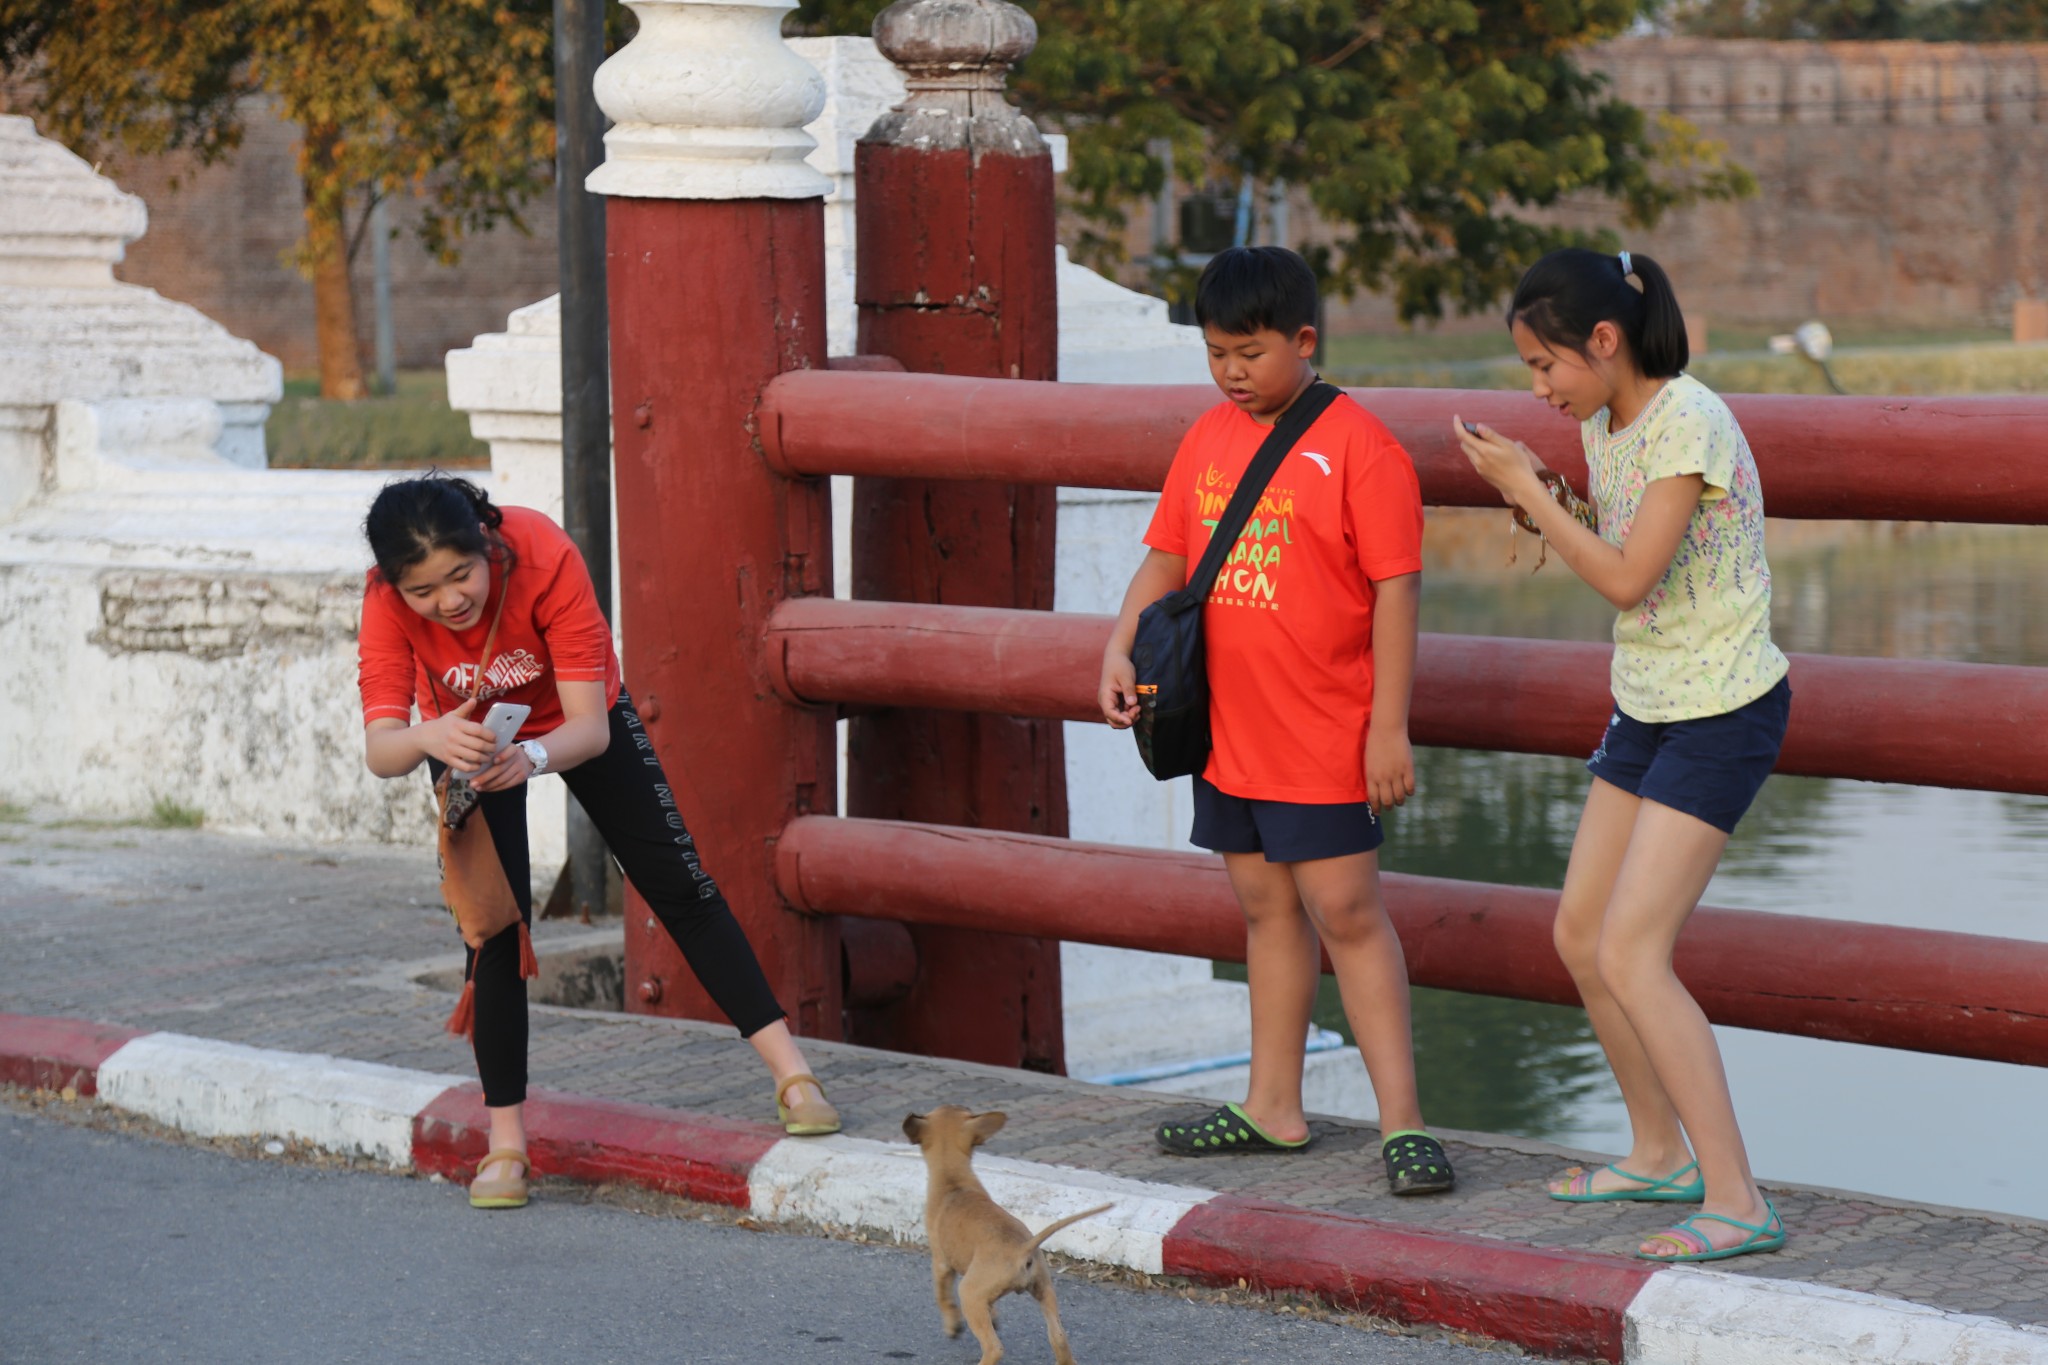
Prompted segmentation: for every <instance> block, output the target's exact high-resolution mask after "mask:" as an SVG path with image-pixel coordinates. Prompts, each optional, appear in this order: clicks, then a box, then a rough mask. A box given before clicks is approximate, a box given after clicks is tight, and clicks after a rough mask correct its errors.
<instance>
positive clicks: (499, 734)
mask: <svg viewBox="0 0 2048 1365" xmlns="http://www.w3.org/2000/svg"><path fill="white" fill-rule="evenodd" d="M532 714H533V708H532V707H531V706H521V705H520V704H519V703H518V702H511V701H501V702H496V703H494V704H493V705H492V706H491V709H490V710H489V711H487V712H485V713H484V718H483V727H484V729H486V730H489V731H490V732H491V736H492V738H494V739H495V740H496V741H497V744H496V745H495V746H494V747H493V748H492V749H491V757H493V758H496V757H497V756H498V755H499V754H501V753H503V752H505V746H506V745H508V744H510V743H511V742H512V741H513V740H515V739H517V738H518V737H519V727H520V726H522V725H524V724H526V718H527V717H528V716H530V715H532Z"/></svg>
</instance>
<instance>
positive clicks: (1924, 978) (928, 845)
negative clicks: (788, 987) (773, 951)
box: [776, 816, 2048, 1066]
mask: <svg viewBox="0 0 2048 1365" xmlns="http://www.w3.org/2000/svg"><path fill="white" fill-rule="evenodd" d="M1385 880H1386V894H1387V908H1388V911H1389V913H1390V914H1391V915H1392V916H1393V920H1394V925H1395V927H1396V929H1398V930H1399V932H1400V936H1401V946H1402V948H1403V949H1404V950H1405V951H1406V953H1407V956H1408V974H1409V977H1410V979H1412V980H1413V981H1414V982H1415V984H1417V985H1419V986H1438V987H1442V988H1445V989H1448V990H1456V991H1469V992H1472V993H1475V994H1479V995H1499V996H1510V997H1513V998H1515V999H1519V1000H1541V1001H1548V1002H1550V1003H1552V1004H1560V1005H1575V1004H1577V1003H1578V1001H1579V997H1578V992H1577V990H1576V989H1575V988H1574V987H1573V985H1572V981H1571V977H1570V976H1569V975H1567V974H1566V972H1565V970H1564V966H1563V964H1562V963H1561V962H1560V961H1559V960H1558V956H1557V952H1556V950H1555V949H1554V948H1552V947H1551V942H1550V922H1551V919H1552V917H1553V916H1554V915H1555V914H1556V912H1557V893H1556V892H1553V891H1538V890H1535V889H1533V888H1529V887H1520V886H1491V885H1485V884H1481V883H1477V882H1461V881H1448V880H1444V879H1442V878H1436V877H1407V876H1399V875H1389V876H1388V877H1387V878H1386V879H1385ZM776 883H777V886H778V888H779V889H780V891H781V893H782V895H783V897H784V899H786V900H788V901H789V903H790V904H791V905H794V906H796V907H797V908H798V909H801V910H808V911H810V912H812V913H814V914H829V915H854V916H861V917H866V918H872V919H883V920H896V921H901V922H904V923H910V924H936V925H953V926H959V927H972V928H976V929H983V930H997V931H1001V932H1007V933H1017V934H1027V933H1028V934H1036V935H1044V936H1047V937H1052V938H1061V939H1070V940H1072V941H1074V942H1078V943H1100V944H1107V945H1109V946H1111V947H1117V948H1141V949H1147V950H1150V951H1152V952H1162V953H1193V954H1197V955H1199V956H1202V957H1210V958H1220V959H1223V960H1225V961H1234V962H1242V961H1244V916H1243V914H1242V912H1240V911H1239V910H1238V908H1237V902H1236V900H1235V899H1234V898H1233V897H1232V895H1231V891H1230V884H1229V881H1228V880H1227V879H1226V878H1225V876H1224V874H1223V869H1222V868H1221V867H1220V866H1219V865H1218V864H1217V861H1216V860H1215V859H1214V858H1205V857H1201V856H1199V855H1195V854H1185V853H1166V852H1161V851H1157V850H1153V849H1138V848H1124V847H1120V846H1118V845H1115V844H1090V843H1081V842H1079V841H1076V840H1069V839H1047V838H1041V837H1037V836H1034V835H1028V834H1005V833H1001V832H998V831H991V830H971V829H959V828H955V827H952V826H946V825H918V824H903V823H896V822H892V821H887V820H844V819H831V818H827V817H822V816H809V817H805V818H803V819H799V820H797V821H795V822H794V823H792V824H791V825H790V826H789V827H788V829H786V830H785V831H784V832H783V835H782V837H781V839H779V840H778V841H777V842H776ZM1677 968H1678V974H1679V976H1680V977H1681V978H1683V979H1684V980H1685V982H1686V984H1687V985H1688V986H1689V987H1691V989H1692V992H1693V994H1694V995H1695V996H1696V997H1697V998H1698V1000H1699V1002H1700V1006H1701V1008H1702V1009H1704V1010H1705V1011H1706V1012H1707V1017H1708V1018H1710V1019H1712V1020H1713V1021H1714V1022H1716V1023H1719V1024H1732V1025H1736V1026H1738V1027H1742V1028H1753V1029H1766V1030H1769V1031H1772V1032H1776V1033H1793V1034H1802V1035H1805V1036H1806V1037H1810V1038H1833V1039H1839V1040H1842V1041H1845V1042H1852V1043H1871V1044H1875V1045H1877V1046H1880V1047H1892V1048H1906V1049H1912V1050H1917V1051H1922V1052H1938V1053H1947V1054H1951V1055H1955V1056H1961V1057H1979V1058H1984V1059H1987V1060H1991V1061H2000V1062H2020V1063H2025V1064H2027V1065H2031V1066H2044V1065H2048V1001H2044V1000H2043V987H2042V983H2043V982H2044V981H2048V943H2028V942H2022V941H2018V940H2014V939H2005V938H1989V937H1984V936H1980V935H1974V934H1953V933H1939V932H1935V931H1932V930H1927V929H1901V928H1895V927H1892V926H1889V925H1872V924H1848V923H1844V922H1842V921H1840V920H1827V919H1817V918H1810V917H1807V916H1803V915H1780V914H1764V913H1761V912H1758V911H1753V910H1723V909H1717V908H1714V907H1711V906H1702V907H1701V908H1700V910H1699V911H1698V912H1697V913H1696V914H1694V916H1693V918H1692V921H1691V922H1690V923H1689V924H1688V925H1687V926H1686V931H1685V934H1684V936H1683V937H1682V938H1681V939H1680V941H1679V950H1678V956H1677ZM1327 969H1328V966H1327V962H1326V964H1325V970H1327Z"/></svg>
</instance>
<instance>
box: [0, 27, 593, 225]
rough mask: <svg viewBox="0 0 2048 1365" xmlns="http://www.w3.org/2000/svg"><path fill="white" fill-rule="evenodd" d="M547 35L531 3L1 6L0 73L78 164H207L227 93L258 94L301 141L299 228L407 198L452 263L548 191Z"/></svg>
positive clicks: (222, 149)
mask: <svg viewBox="0 0 2048 1365" xmlns="http://www.w3.org/2000/svg"><path fill="white" fill-rule="evenodd" d="M551 25H552V12H551V6H550V4H549V3H548V0H436V3H434V4H431V5H415V4H411V3H405V2H404V0H118V3H117V0H0V66H4V68H5V69H6V70H7V71H8V72H9V73H10V74H28V75H31V76H33V77H34V79H35V84H36V85H37V86H38V87H39V88H40V94H39V95H38V97H37V98H36V100H35V112H36V115H37V117H38V121H39V122H40V123H41V124H42V126H43V130H44V131H45V132H46V133H48V134H49V135H50V136H52V137H55V138H57V139H58V140H60V141H62V142H64V143H65V144H66V145H68V146H70V147H71V148H72V149H73V150H75V151H77V152H79V153H80V154H81V155H83V156H86V157H87V158H88V159H100V158H103V157H104V158H107V159H109V160H113V159H115V158H116V157H117V156H118V153H119V152H120V151H122V150H126V151H129V152H134V153H143V154H150V153H157V152H164V151H171V150H178V149H189V150H191V151H194V152H197V153H198V154H199V156H200V157H201V159H202V160H205V161H214V160H218V159H219V158H220V157H222V156H224V155H226V154H227V153H228V152H230V151H231V150H232V149H233V148H234V147H235V146H236V145H237V144H238V143H239V141H240V139H241V135H242V128H243V117H244V109H245V106H244V104H243V101H244V99H245V98H246V97H248V96H251V95H259V94H262V95H269V96H270V97H272V98H273V99H274V100H275V101H276V102H277V106H278V109H279V112H281V113H282V114H283V115H284V116H285V117H286V118H288V119H290V120H292V121H293V122H294V123H296V124H298V125H299V127H300V128H302V129H303V130H305V132H306V134H307V136H306V138H305V141H304V144H303V146H302V148H301V152H300V170H301V172H302V174H303V176H304V179H305V186H306V195H307V201H308V208H309V220H310V219H315V218H324V217H327V216H330V215H329V214H328V213H327V212H316V211H315V210H323V211H324V210H331V209H333V208H335V207H337V206H339V205H340V204H341V203H342V201H343V200H344V199H345V198H346V197H347V196H348V195H350V194H352V193H356V192H358V191H361V190H363V189H365V188H368V189H370V190H372V191H373V192H376V193H380V194H396V193H411V194H414V195H417V196H419V197H420V198H421V199H422V200H423V202H424V204H425V206H426V207H425V212H424V213H423V215H422V217H421V221H420V233H421V236H422V238H423V239H424V241H425V243H426V245H427V247H428V249H429V250H431V251H434V252H436V253H437V254H439V255H441V256H443V257H444V258H448V259H452V258H453V255H454V252H455V246H454V243H455V241H456V239H458V238H459V237H460V236H461V235H462V234H463V233H465V232H474V231H478V230H481V229H483V228H486V227H489V226H491V225H492V224H494V223H497V222H500V221H511V222H514V223H516V222H517V221H518V215H519V210H520V208H521V207H522V206H523V205H524V203H525V202H526V201H527V200H528V199H529V198H531V197H532V195H533V194H535V193H536V192H537V191H539V190H540V189H542V188H544V187H545V186H546V185H547V184H548V183H549V181H550V176H551V167H552V164H553V158H554V87H553V78H552V72H551V67H550V61H549V54H550V50H551V39H552V28H551ZM316 235H317V233H316ZM327 245H328V244H327V243H325V242H319V241H315V242H310V243H309V247H310V249H311V250H312V251H314V252H315V253H318V252H320V251H323V250H325V249H326V247H327Z"/></svg>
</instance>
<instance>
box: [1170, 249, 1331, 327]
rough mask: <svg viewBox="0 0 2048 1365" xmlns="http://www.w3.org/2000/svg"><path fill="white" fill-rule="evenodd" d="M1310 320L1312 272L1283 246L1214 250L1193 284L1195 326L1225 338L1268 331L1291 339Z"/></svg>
mask: <svg viewBox="0 0 2048 1365" xmlns="http://www.w3.org/2000/svg"><path fill="white" fill-rule="evenodd" d="M1315 321H1316V272H1315V271H1313V270H1311V269H1310V268H1309V264H1308V262H1307V261H1305V260H1303V259H1302V258H1301V257H1300V256H1297V255H1296V254H1295V253H1293V252H1292V251H1289V250H1288V249H1287V248H1286V247H1284V246H1234V247H1230V248H1228V249H1226V250H1223V251H1219V252H1217V253H1216V254H1215V255H1214V256H1211V257H1210V258H1209V264H1207V265H1206V266H1203V267H1202V277H1201V279H1199V280H1197V281H1196V282H1195V323H1196V325H1197V326H1202V327H1206V326H1208V325H1209V324H1210V323H1212V322H1213V323H1215V324H1216V326H1217V328H1218V330H1220V331H1223V332H1227V333H1229V334H1230V335H1231V336H1250V335H1251V334H1252V333H1253V332H1258V331H1269V330H1270V331H1274V332H1279V333H1280V334H1281V335H1283V336H1289V337H1291V336H1293V335H1295V334H1296V333H1297V332H1299V331H1300V330H1301V329H1302V328H1304V327H1313V326H1314V325H1315Z"/></svg>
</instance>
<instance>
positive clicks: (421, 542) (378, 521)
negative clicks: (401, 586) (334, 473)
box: [363, 470, 512, 588]
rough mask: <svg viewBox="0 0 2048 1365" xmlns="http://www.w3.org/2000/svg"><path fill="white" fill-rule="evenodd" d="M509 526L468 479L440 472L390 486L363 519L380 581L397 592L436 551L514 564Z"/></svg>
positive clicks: (489, 497)
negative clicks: (504, 531)
mask: <svg viewBox="0 0 2048 1365" xmlns="http://www.w3.org/2000/svg"><path fill="white" fill-rule="evenodd" d="M504 522H505V514H504V513H503V512H501V511H499V510H498V508H497V507H495V506H493V505H492V503H491V496H490V494H488V493H486V492H484V490H483V489H481V488H478V487H477V486H476V485H475V484H473V483H471V482H470V481H469V480H468V479H460V478H457V477H455V476H454V475H453V474H444V473H441V472H440V471H439V470H435V471H434V472H432V473H430V474H428V475H426V476H425V477H424V478H418V479H401V480H399V481H398V482H396V483H388V484H386V485H384V487H383V489H382V490H380V491H379V492H378V494H377V499H376V501H375V502H372V503H371V504H370V514H369V515H368V516H366V517H364V518H363V536H364V538H365V539H367V540H368V541H369V542H370V553H371V555H372V556H374V557H375V559H376V561H377V574H378V576H379V577H381V578H382V579H383V580H384V581H385V582H386V583H389V584H390V585H391V586H392V587H394V588H395V587H397V586H398V580H399V579H401V578H403V577H404V576H405V572H406V570H408V569H410V568H412V566H413V565H415V564H417V563H419V562H420V561H421V560H423V559H425V558H426V557H427V556H428V555H430V554H433V553H434V552H435V551H436V550H454V551H455V552H456V553H458V554H465V555H483V556H484V557H485V558H487V559H489V560H491V561H492V562H494V563H497V562H509V560H510V559H511V553H512V551H511V547H510V546H508V545H506V544H505V542H504V541H503V540H502V539H500V538H499V536H498V534H497V530H498V528H499V527H500V526H502V525H503V524H504Z"/></svg>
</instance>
